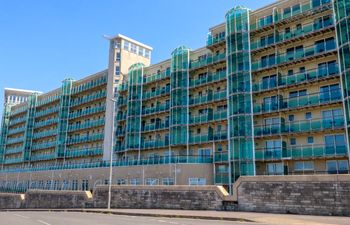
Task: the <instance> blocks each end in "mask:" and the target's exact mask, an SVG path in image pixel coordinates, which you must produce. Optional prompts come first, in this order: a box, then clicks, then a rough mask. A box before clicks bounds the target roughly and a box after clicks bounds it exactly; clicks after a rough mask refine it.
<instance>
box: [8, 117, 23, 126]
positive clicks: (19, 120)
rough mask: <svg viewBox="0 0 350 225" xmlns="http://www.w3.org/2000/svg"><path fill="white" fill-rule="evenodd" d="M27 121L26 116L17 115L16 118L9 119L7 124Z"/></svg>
mask: <svg viewBox="0 0 350 225" xmlns="http://www.w3.org/2000/svg"><path fill="white" fill-rule="evenodd" d="M26 121H27V116H23V117H19V118H17V119H13V120H10V123H9V125H10V126H12V125H16V124H20V123H23V122H26Z"/></svg>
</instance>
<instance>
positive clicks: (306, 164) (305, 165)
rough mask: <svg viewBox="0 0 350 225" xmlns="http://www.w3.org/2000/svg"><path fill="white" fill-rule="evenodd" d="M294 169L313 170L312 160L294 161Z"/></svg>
mask: <svg viewBox="0 0 350 225" xmlns="http://www.w3.org/2000/svg"><path fill="white" fill-rule="evenodd" d="M294 170H296V171H305V170H314V162H313V161H298V162H295V163H294Z"/></svg>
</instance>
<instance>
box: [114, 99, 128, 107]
mask: <svg viewBox="0 0 350 225" xmlns="http://www.w3.org/2000/svg"><path fill="white" fill-rule="evenodd" d="M127 103H128V100H127V99H124V98H118V101H117V106H119V107H120V106H124V105H126V104H127Z"/></svg>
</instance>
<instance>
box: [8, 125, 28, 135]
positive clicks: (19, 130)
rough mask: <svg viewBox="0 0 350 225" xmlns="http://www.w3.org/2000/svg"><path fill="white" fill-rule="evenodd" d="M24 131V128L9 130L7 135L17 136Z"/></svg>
mask: <svg viewBox="0 0 350 225" xmlns="http://www.w3.org/2000/svg"><path fill="white" fill-rule="evenodd" d="M25 130H26V127H25V126H22V127H17V128H14V129H9V131H8V133H7V135H12V134H18V133H21V132H24V131H25Z"/></svg>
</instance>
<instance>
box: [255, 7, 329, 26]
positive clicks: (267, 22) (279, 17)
mask: <svg viewBox="0 0 350 225" xmlns="http://www.w3.org/2000/svg"><path fill="white" fill-rule="evenodd" d="M312 2H313V1H309V2H308V3H306V4H303V5H300V7H299V8H296V9H293V10H290V12H289V13H283V14H282V13H275V15H273V17H274V21H273V18H272V17H267V18H265V19H264V20H260V21H259V22H256V23H252V24H251V25H250V30H251V31H252V32H253V31H258V30H264V29H266V28H268V27H269V26H271V25H273V23H275V24H278V23H283V22H286V21H288V20H292V19H294V18H295V17H298V16H301V15H303V14H306V13H310V12H311V13H314V12H317V11H322V10H323V9H330V8H331V4H330V3H329V2H328V3H323V4H321V5H313V3H312Z"/></svg>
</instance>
